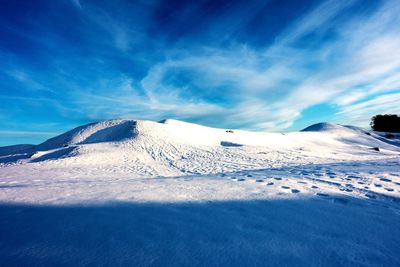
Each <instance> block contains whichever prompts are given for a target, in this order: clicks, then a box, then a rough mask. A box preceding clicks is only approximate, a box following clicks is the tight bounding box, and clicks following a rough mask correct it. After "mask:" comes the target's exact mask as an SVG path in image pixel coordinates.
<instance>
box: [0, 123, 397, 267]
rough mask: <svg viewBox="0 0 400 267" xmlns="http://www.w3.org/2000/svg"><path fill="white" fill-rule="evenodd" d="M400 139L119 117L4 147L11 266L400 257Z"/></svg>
mask: <svg viewBox="0 0 400 267" xmlns="http://www.w3.org/2000/svg"><path fill="white" fill-rule="evenodd" d="M399 196H400V141H399V139H387V138H385V135H384V134H382V133H376V132H372V131H365V130H363V129H360V128H357V127H352V126H341V125H337V124H329V123H319V124H315V125H312V126H310V127H307V128H306V129H304V130H303V131H300V132H290V133H268V132H250V131H243V130H231V129H216V128H210V127H205V126H201V125H196V124H191V123H186V122H182V121H177V120H164V121H161V122H152V121H140V120H138V121H133V120H108V121H101V122H97V123H92V124H88V125H84V126H81V127H78V128H75V129H73V130H71V131H69V132H66V133H64V134H61V135H59V136H56V137H54V138H52V139H49V140H47V141H46V142H44V143H42V144H39V145H16V146H9V147H2V148H0V200H1V201H2V204H1V205H0V213H1V214H2V215H1V217H0V261H1V262H3V263H6V265H7V266H24V265H30V266H47V265H48V266H54V265H57V266H61V265H65V266H71V265H74V266H83V265H85V266H86V265H94V266H98V265H103V266H104V265H107V266H108V265H110V266H126V265H130V266H150V265H151V266H178V265H179V266H181V265H185V266H214V265H215V266H220V265H237V266H250V265H251V266H265V265H279V266H282V265H288V266H293V265H295V266H310V265H311V266H312V265H314V266H337V265H355V266H365V265H385V266H396V265H397V266H398V265H400V256H399V255H400V228H399V227H398V225H400V209H399V208H400V203H399Z"/></svg>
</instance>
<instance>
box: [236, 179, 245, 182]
mask: <svg viewBox="0 0 400 267" xmlns="http://www.w3.org/2000/svg"><path fill="white" fill-rule="evenodd" d="M237 181H238V182H243V181H246V179H244V178H239V179H237Z"/></svg>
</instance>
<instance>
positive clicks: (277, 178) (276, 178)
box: [274, 177, 282, 180]
mask: <svg viewBox="0 0 400 267" xmlns="http://www.w3.org/2000/svg"><path fill="white" fill-rule="evenodd" d="M274 179H275V180H282V178H279V177H275V178H274Z"/></svg>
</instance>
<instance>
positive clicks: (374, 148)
mask: <svg viewBox="0 0 400 267" xmlns="http://www.w3.org/2000/svg"><path fill="white" fill-rule="evenodd" d="M372 149H373V150H375V151H380V150H379V147H373V148H372Z"/></svg>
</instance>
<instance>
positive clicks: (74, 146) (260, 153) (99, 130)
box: [0, 120, 399, 175]
mask: <svg viewBox="0 0 400 267" xmlns="http://www.w3.org/2000/svg"><path fill="white" fill-rule="evenodd" d="M376 147H378V148H379V150H380V151H379V153H381V154H385V155H388V154H398V152H399V147H398V145H397V143H396V142H395V141H393V140H386V138H384V137H382V136H380V135H377V134H375V133H370V132H367V131H365V130H362V129H360V128H356V127H351V126H341V125H337V124H330V123H318V124H315V125H312V126H309V127H307V128H306V129H304V130H302V131H300V132H291V133H269V132H251V131H243V130H228V129H218V128H211V127H206V126H201V125H197V124H193V123H187V122H183V121H177V120H163V121H160V122H153V121H144V120H137V121H134V120H106V121H100V122H96V123H91V124H87V125H83V126H80V127H77V128H75V129H72V130H71V131H68V132H66V133H64V134H61V135H58V136H56V137H54V138H51V139H49V140H47V141H45V142H43V143H41V144H39V145H36V146H33V145H22V146H10V147H3V148H0V163H1V164H17V163H18V164H25V163H39V162H43V161H63V162H64V163H65V164H66V163H67V162H65V160H68V159H70V158H75V159H74V160H72V162H76V161H77V160H78V161H79V162H80V163H84V164H93V165H95V164H103V165H104V164H108V165H124V167H123V168H127V167H126V166H127V165H129V166H132V165H135V166H136V167H135V168H133V169H131V170H132V171H137V170H138V168H139V169H141V170H146V172H147V173H149V174H151V175H171V174H174V175H176V174H180V173H209V172H217V171H223V170H237V169H240V168H243V167H246V168H257V167H261V166H269V165H270V166H276V165H279V164H280V163H282V164H283V163H295V162H302V161H304V159H307V160H309V161H311V160H313V159H325V160H329V159H348V158H349V157H350V158H351V157H360V156H365V155H369V156H377V151H376V150H373V148H376ZM70 163H71V162H70ZM138 166H141V167H138ZM121 168H122V167H121Z"/></svg>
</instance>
